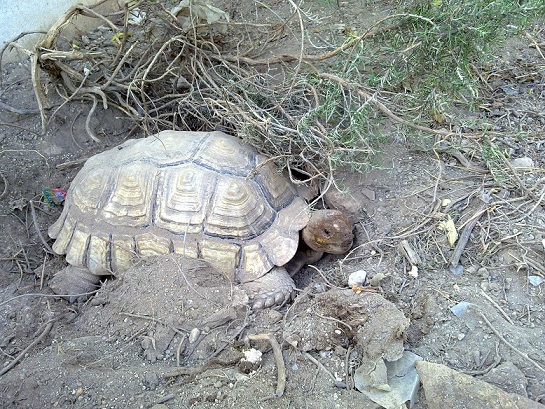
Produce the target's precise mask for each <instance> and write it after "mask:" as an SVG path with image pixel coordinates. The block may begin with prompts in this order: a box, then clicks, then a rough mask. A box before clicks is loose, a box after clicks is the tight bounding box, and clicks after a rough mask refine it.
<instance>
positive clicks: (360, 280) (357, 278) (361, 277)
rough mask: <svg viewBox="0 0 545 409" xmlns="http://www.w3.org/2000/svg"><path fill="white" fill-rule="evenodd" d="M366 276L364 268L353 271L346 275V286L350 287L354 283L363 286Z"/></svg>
mask: <svg viewBox="0 0 545 409" xmlns="http://www.w3.org/2000/svg"><path fill="white" fill-rule="evenodd" d="M366 278H367V271H365V270H358V271H354V272H353V273H351V274H350V275H349V276H348V286H349V287H350V288H352V287H353V286H354V284H357V285H360V286H363V284H364V283H365V279H366Z"/></svg>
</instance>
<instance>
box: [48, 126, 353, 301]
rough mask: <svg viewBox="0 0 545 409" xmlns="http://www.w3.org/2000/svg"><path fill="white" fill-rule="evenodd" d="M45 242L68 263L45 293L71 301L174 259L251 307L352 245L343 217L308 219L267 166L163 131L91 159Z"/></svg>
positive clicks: (223, 143) (197, 138)
mask: <svg viewBox="0 0 545 409" xmlns="http://www.w3.org/2000/svg"><path fill="white" fill-rule="evenodd" d="M48 233H49V236H50V237H51V238H53V239H56V240H55V243H54V244H53V250H54V251H55V252H56V253H58V254H61V255H62V254H66V261H67V262H68V264H69V266H68V267H66V268H65V269H63V270H61V271H60V272H59V273H57V274H56V275H55V276H54V277H53V278H52V279H51V281H50V287H51V289H52V290H53V291H54V292H55V293H57V294H61V295H64V296H65V297H69V298H70V300H71V302H73V301H75V300H76V299H78V297H80V296H81V295H82V294H83V293H88V292H91V291H93V290H94V289H96V288H97V287H98V285H99V283H100V280H101V277H103V276H110V275H113V276H115V275H117V274H119V273H121V272H123V271H124V270H127V269H128V268H129V267H130V266H131V265H132V263H133V260H134V259H135V258H136V257H150V256H155V255H161V254H169V253H177V254H182V255H184V256H186V257H189V258H196V259H203V260H205V261H207V262H208V263H209V264H211V265H212V266H213V267H215V268H216V269H217V270H219V271H221V272H223V273H224V274H225V275H226V276H227V277H228V278H229V279H230V280H232V281H233V282H235V283H237V284H240V285H241V286H242V287H243V288H244V289H245V290H246V292H247V293H248V295H249V300H250V301H249V302H250V304H251V306H252V307H253V308H264V307H269V306H273V305H278V304H282V303H284V302H286V301H287V300H288V299H289V298H290V296H291V294H292V292H293V290H294V283H293V280H292V278H291V274H293V273H294V272H295V271H297V270H298V269H299V268H300V267H302V265H303V264H304V262H314V261H316V260H317V259H319V258H320V257H321V256H322V255H323V253H324V252H327V253H332V254H342V253H344V252H346V251H347V250H349V248H350V247H351V246H352V240H353V234H352V225H351V224H350V222H349V221H348V218H347V216H345V215H344V213H341V212H340V211H337V210H326V209H324V210H315V211H313V212H312V213H311V212H310V211H309V206H308V205H307V203H306V202H305V201H304V200H303V199H302V198H301V197H299V196H298V195H297V193H296V190H295V187H294V185H293V184H292V183H291V182H290V181H289V179H288V178H286V177H285V176H283V175H282V174H281V173H279V172H278V171H277V169H276V167H275V165H274V163H273V162H272V161H270V160H267V158H266V157H265V156H263V155H261V154H259V153H258V152H257V151H256V150H255V149H254V148H253V147H252V146H250V145H248V144H245V143H243V142H242V141H241V140H240V139H238V138H237V137H235V136H231V135H227V134H225V133H222V132H219V131H214V132H185V131H162V132H160V133H158V134H156V135H152V136H149V137H147V138H143V139H131V140H127V141H125V142H124V143H123V144H121V145H120V146H117V147H115V148H113V149H111V150H108V151H105V152H102V153H100V154H98V155H95V156H93V157H91V158H90V159H88V160H87V162H86V163H85V165H84V166H83V168H82V169H81V170H80V172H79V173H78V174H77V175H76V177H75V178H74V180H73V182H72V184H71V186H70V188H69V190H68V193H67V197H66V201H65V204H64V209H63V211H62V214H61V216H60V217H59V219H58V220H57V221H56V222H55V223H54V224H53V225H52V226H51V227H50V228H49V231H48ZM299 236H301V237H302V239H303V240H302V242H304V244H303V243H301V245H299V242H300V240H299V238H300V237H299ZM305 244H306V246H308V247H306V248H305V247H304V246H305ZM302 246H303V248H302V249H301V247H302ZM298 247H299V248H300V249H299V252H298V253H297V256H296V252H297V251H298ZM290 261H291V262H290ZM288 262H290V263H288ZM286 268H288V270H290V272H289V273H288V270H287V269H286ZM290 273H291V274H290Z"/></svg>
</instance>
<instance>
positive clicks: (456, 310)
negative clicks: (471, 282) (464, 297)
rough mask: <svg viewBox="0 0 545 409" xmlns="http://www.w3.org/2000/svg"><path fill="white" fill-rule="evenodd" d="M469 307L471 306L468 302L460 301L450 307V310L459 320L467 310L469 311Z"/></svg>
mask: <svg viewBox="0 0 545 409" xmlns="http://www.w3.org/2000/svg"><path fill="white" fill-rule="evenodd" d="M471 305H472V304H471V303H470V302H467V301H462V302H459V303H458V304H456V305H455V306H453V307H451V308H450V310H451V311H452V313H453V314H454V315H456V316H457V317H458V318H460V317H461V316H462V315H464V314H465V313H466V312H467V310H468V309H469V307H470V306H471Z"/></svg>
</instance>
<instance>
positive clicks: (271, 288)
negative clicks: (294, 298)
mask: <svg viewBox="0 0 545 409" xmlns="http://www.w3.org/2000/svg"><path fill="white" fill-rule="evenodd" d="M242 287H243V288H244V289H245V290H246V292H247V293H248V294H249V296H250V305H251V307H252V309H254V310H260V309H263V308H268V307H273V306H275V305H282V304H284V303H285V302H287V301H289V300H290V299H291V295H292V293H293V290H294V289H295V284H294V282H293V280H292V279H291V277H290V275H289V274H288V272H287V271H286V269H285V268H284V267H274V268H273V269H272V270H271V271H269V272H268V273H267V274H265V275H264V276H263V277H260V278H258V279H257V280H254V281H251V282H248V283H244V284H242Z"/></svg>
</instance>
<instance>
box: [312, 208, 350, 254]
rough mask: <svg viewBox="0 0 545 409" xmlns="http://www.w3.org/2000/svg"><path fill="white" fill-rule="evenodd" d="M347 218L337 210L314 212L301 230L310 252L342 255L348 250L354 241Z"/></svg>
mask: <svg viewBox="0 0 545 409" xmlns="http://www.w3.org/2000/svg"><path fill="white" fill-rule="evenodd" d="M352 228H353V226H352V224H351V223H350V221H349V220H348V216H347V215H345V214H344V213H343V212H340V211H338V210H316V211H314V212H313V213H312V215H311V216H310V220H309V222H308V224H307V226H306V227H305V228H304V229H303V232H302V236H303V240H304V242H305V243H306V244H307V246H309V247H310V248H311V249H312V250H316V251H321V252H324V253H330V254H343V253H346V252H347V251H348V250H350V247H352V242H353V240H354V234H353V233H352Z"/></svg>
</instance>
